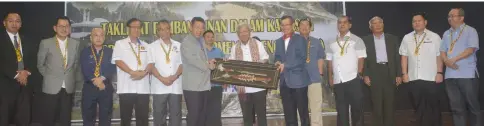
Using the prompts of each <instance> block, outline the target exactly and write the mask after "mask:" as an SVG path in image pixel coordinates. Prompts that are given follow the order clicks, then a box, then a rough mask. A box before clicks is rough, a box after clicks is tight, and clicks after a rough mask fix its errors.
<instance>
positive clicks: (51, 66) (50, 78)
mask: <svg viewBox="0 0 484 126" xmlns="http://www.w3.org/2000/svg"><path fill="white" fill-rule="evenodd" d="M56 39H57V38H56V37H52V38H48V39H44V40H42V41H41V42H40V45H39V52H38V54H37V68H38V69H39V72H40V74H42V75H43V77H44V80H43V85H42V92H44V93H47V94H57V93H58V92H59V91H60V89H61V88H62V83H63V81H64V82H65V89H66V92H67V93H69V94H71V93H74V90H75V87H76V84H82V73H81V70H80V67H79V57H80V48H79V47H80V46H79V41H77V40H74V39H72V38H68V40H67V42H68V43H67V51H68V53H67V68H66V69H64V65H63V59H62V54H61V52H60V50H59V48H57V46H56V41H57V40H56Z"/></svg>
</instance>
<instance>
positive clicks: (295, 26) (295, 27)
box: [292, 19, 300, 31]
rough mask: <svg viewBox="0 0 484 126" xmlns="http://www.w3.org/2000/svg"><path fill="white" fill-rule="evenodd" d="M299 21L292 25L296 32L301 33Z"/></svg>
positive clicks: (296, 20)
mask: <svg viewBox="0 0 484 126" xmlns="http://www.w3.org/2000/svg"><path fill="white" fill-rule="evenodd" d="M299 21H300V19H294V24H293V25H292V28H293V29H294V31H299Z"/></svg>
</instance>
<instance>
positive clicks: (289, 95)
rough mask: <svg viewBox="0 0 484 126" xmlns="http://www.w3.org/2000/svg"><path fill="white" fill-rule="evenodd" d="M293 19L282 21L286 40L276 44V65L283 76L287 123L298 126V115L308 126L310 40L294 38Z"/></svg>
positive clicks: (283, 39) (281, 83)
mask: <svg viewBox="0 0 484 126" xmlns="http://www.w3.org/2000/svg"><path fill="white" fill-rule="evenodd" d="M293 24H294V19H293V18H292V17H291V16H283V17H282V18H281V28H282V32H283V34H284V36H283V37H281V38H279V39H277V40H276V51H275V53H274V57H275V62H276V63H275V64H276V65H277V66H278V67H279V68H278V70H280V72H281V76H280V83H279V86H280V87H279V88H280V89H279V90H280V92H281V97H282V106H283V109H284V119H285V121H286V125H287V126H297V125H298V122H297V117H296V116H297V112H298V111H299V119H300V120H301V125H302V126H309V112H308V85H309V84H310V81H309V80H310V79H309V74H308V72H307V70H306V68H305V65H306V57H307V40H306V39H304V38H303V37H302V36H301V35H298V34H294V30H293Z"/></svg>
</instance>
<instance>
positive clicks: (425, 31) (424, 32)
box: [413, 28, 429, 36]
mask: <svg viewBox="0 0 484 126" xmlns="http://www.w3.org/2000/svg"><path fill="white" fill-rule="evenodd" d="M427 32H429V30H427V28H425V29H424V31H423V33H422V34H421V35H423V34H427ZM416 33H417V31H415V30H413V35H416ZM417 36H420V35H418V34H417Z"/></svg>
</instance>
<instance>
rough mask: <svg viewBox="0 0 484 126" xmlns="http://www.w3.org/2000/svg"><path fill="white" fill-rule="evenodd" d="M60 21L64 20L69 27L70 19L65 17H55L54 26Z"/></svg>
mask: <svg viewBox="0 0 484 126" xmlns="http://www.w3.org/2000/svg"><path fill="white" fill-rule="evenodd" d="M60 20H66V21H67V22H68V23H69V26H70V25H71V19H69V17H67V16H60V17H57V20H56V21H55V24H54V26H57V24H59V21H60Z"/></svg>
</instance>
